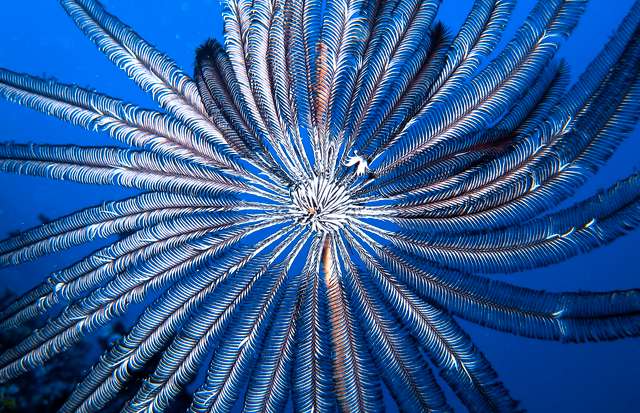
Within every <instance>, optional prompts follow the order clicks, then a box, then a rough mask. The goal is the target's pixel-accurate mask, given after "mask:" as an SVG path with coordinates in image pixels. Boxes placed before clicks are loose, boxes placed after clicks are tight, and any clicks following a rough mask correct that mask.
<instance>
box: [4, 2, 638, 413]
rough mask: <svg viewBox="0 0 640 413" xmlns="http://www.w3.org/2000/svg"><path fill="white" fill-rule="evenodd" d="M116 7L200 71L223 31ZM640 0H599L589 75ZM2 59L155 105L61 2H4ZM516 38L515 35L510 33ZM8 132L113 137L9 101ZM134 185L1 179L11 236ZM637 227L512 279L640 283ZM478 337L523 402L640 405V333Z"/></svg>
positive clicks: (573, 46) (26, 275)
mask: <svg viewBox="0 0 640 413" xmlns="http://www.w3.org/2000/svg"><path fill="white" fill-rule="evenodd" d="M103 3H105V5H106V6H107V8H108V9H109V10H110V11H111V12H113V13H114V14H116V15H118V16H119V17H120V18H121V19H123V20H124V21H125V22H127V23H129V24H130V25H132V26H133V27H134V28H135V29H136V30H137V31H138V32H139V33H140V34H141V35H142V36H143V37H145V38H147V39H148V40H150V41H151V42H152V43H153V44H155V45H156V46H158V47H159V48H160V49H161V50H163V51H165V52H167V53H168V54H169V55H171V56H172V57H173V58H174V59H176V60H177V62H178V63H179V64H180V65H182V66H183V67H185V68H186V69H187V70H188V71H191V70H192V68H193V60H194V51H195V49H196V47H197V46H199V45H200V44H201V43H203V42H204V41H205V39H207V38H208V37H211V36H215V37H218V38H220V37H221V34H222V28H221V24H222V22H221V18H220V9H219V7H220V6H219V3H218V0H193V1H171V0H137V1H135V2H124V1H117V0H105V1H104V2H103ZM444 3H445V4H444V6H443V8H442V10H441V14H440V18H441V19H442V20H443V21H444V22H445V23H447V25H448V26H450V27H456V26H457V25H459V24H460V22H461V20H462V19H463V18H464V17H465V14H466V11H467V10H468V8H469V6H470V4H471V0H464V1H463V0H449V1H445V2H444ZM631 3H632V0H592V1H591V4H590V5H589V8H588V11H587V13H586V14H585V16H584V17H583V18H582V21H581V24H580V25H579V27H578V28H577V29H576V30H575V32H574V35H573V37H572V38H571V39H570V40H569V41H568V42H567V43H566V44H565V45H564V47H563V49H562V52H561V55H562V56H564V57H565V58H566V59H567V60H568V61H569V63H570V65H571V68H572V73H573V76H574V77H575V75H576V74H579V73H580V72H581V70H582V69H583V68H584V67H585V65H586V64H587V63H588V62H589V60H590V59H591V58H592V57H593V56H594V55H595V54H596V53H597V52H598V51H599V49H600V47H601V46H602V45H603V43H604V42H605V41H606V39H607V38H608V36H609V35H610V34H611V33H612V31H613V30H614V28H615V27H616V25H617V24H618V23H619V21H620V20H621V18H622V16H623V15H624V14H625V13H626V11H627V10H628V8H629V7H630V5H631ZM532 4H533V1H532V0H521V1H520V2H519V5H518V7H517V9H516V11H515V13H514V21H513V22H512V24H511V25H510V26H509V29H510V30H509V33H512V32H513V30H514V28H515V27H517V25H518V24H519V22H520V21H521V20H522V19H523V18H524V16H526V14H527V12H528V11H529V10H530V8H531V6H532ZM0 19H1V21H2V24H0V39H2V45H1V46H0V66H2V67H7V68H10V69H13V70H17V71H23V72H29V73H32V74H35V75H41V76H47V77H49V76H51V77H55V78H57V79H59V80H62V81H64V82H75V83H78V84H80V85H82V86H91V87H93V88H96V89H99V90H101V91H103V92H106V93H108V94H111V95H114V96H117V97H121V98H124V99H125V100H129V101H134V102H137V103H141V104H143V105H147V106H151V105H152V102H151V101H150V100H149V99H148V98H147V97H146V96H144V95H143V94H142V93H141V92H140V91H139V90H138V89H137V87H136V86H135V85H134V84H133V83H132V82H130V81H129V80H128V79H127V78H126V76H125V75H124V74H122V73H121V72H119V71H118V70H117V69H116V68H115V67H114V66H113V65H112V64H111V63H110V62H109V61H108V60H107V59H106V58H105V57H103V56H102V55H101V54H100V53H99V52H98V51H97V50H96V49H95V47H94V46H93V44H91V43H90V42H89V41H88V40H86V39H85V38H84V37H83V36H82V35H81V33H80V31H79V30H78V29H77V28H76V27H75V26H74V25H73V23H72V22H71V21H70V20H69V19H68V18H67V16H66V15H65V14H64V13H63V11H62V10H61V8H60V7H59V6H58V4H57V2H55V1H44V0H36V1H32V2H3V5H2V12H1V14H0ZM505 38H507V39H508V38H509V34H507V35H506V36H505ZM0 140H3V141H4V140H14V141H17V142H47V143H75V144H86V145H97V144H113V142H112V141H110V139H109V138H108V137H107V136H105V135H97V134H94V133H90V132H87V131H84V130H82V129H79V128H76V127H72V126H69V125H66V124H64V123H63V122H61V121H58V120H55V119H52V118H48V117H46V116H44V115H41V114H39V113H36V112H33V111H30V110H27V109H24V108H21V107H18V106H15V105H13V104H9V103H6V102H4V101H0ZM639 155H640V130H639V129H638V128H636V131H635V132H634V133H633V134H632V135H631V136H630V138H629V139H628V140H627V141H626V143H625V144H624V145H623V146H622V147H621V148H620V150H619V151H618V152H617V154H616V155H615V156H614V157H613V158H612V159H611V161H610V162H609V164H608V165H607V166H606V167H605V168H603V169H602V171H601V173H599V174H598V176H597V177H595V178H594V179H592V180H591V182H590V183H589V185H588V187H587V188H585V189H584V190H583V191H582V192H581V194H580V196H586V195H587V194H590V193H592V192H593V191H594V190H596V189H598V188H602V187H604V186H607V185H608V184H609V183H611V182H613V181H614V180H615V179H617V178H620V177H623V176H626V175H628V174H629V173H630V172H631V171H632V170H633V169H634V168H637V167H638V165H639V164H640V162H639V161H640V156H639ZM128 193H130V192H129V191H124V190H120V189H114V188H109V187H90V186H81V185H78V184H72V183H66V182H53V181H47V180H44V179H41V178H31V177H23V176H9V175H0V237H5V236H6V235H7V234H8V232H10V231H14V230H17V229H26V228H29V227H32V226H35V225H38V224H39V223H40V221H39V219H38V215H39V214H44V215H46V216H48V217H50V218H54V217H57V216H60V215H63V214H67V213H70V212H72V211H74V210H76V209H78V208H82V207H85V206H89V205H94V204H98V203H100V202H102V201H104V200H110V199H116V198H122V197H124V196H125V195H127V194H128ZM638 243H640V231H636V232H635V233H633V234H630V235H628V236H626V237H624V238H622V239H620V240H618V241H616V242H614V243H613V244H612V245H610V246H607V247H604V248H602V249H600V250H597V251H595V252H593V253H591V254H588V255H585V256H581V257H577V258H573V259H571V260H569V261H568V262H566V263H563V264H561V265H555V266H552V267H548V268H545V269H541V270H536V271H528V272H525V273H519V274H514V275H509V276H503V277H508V280H509V281H512V282H514V283H516V284H520V285H523V286H528V287H533V288H544V289H548V290H553V291H561V290H612V289H624V288H633V287H640V281H639V277H638V276H639V275H640V270H639V269H638V265H639V264H638V261H637V260H638V254H639V253H638ZM93 249H95V245H91V246H88V247H82V248H76V249H74V250H72V251H71V252H69V253H65V254H60V255H58V256H55V257H48V258H45V259H41V260H39V261H37V262H35V263H29V264H25V265H22V266H19V267H16V268H9V269H3V270H0V277H1V279H2V280H3V283H4V284H5V285H6V286H8V287H10V288H12V289H14V290H15V291H18V292H22V291H25V290H26V289H28V288H30V287H31V286H33V285H35V283H36V282H37V281H38V280H40V279H42V278H44V277H45V276H46V275H47V274H48V273H50V272H51V271H52V270H53V269H55V268H60V267H63V266H65V265H68V264H69V263H71V262H72V261H73V260H74V259H77V258H78V257H80V256H82V255H83V254H84V253H87V252H89V251H91V250H93ZM463 324H464V326H465V327H466V328H467V331H468V332H469V333H470V334H471V335H472V337H473V339H474V340H475V342H476V344H477V345H478V346H479V347H480V348H481V349H482V350H483V351H484V352H485V354H486V355H487V357H488V359H489V360H490V361H492V362H493V364H494V366H495V368H496V370H497V371H498V372H499V374H500V376H501V378H502V379H503V380H504V381H505V382H506V383H507V387H508V388H509V389H510V390H511V391H512V394H513V396H514V397H515V398H517V399H519V400H522V401H523V406H524V407H525V408H527V409H528V410H529V411H531V412H556V411H557V412H631V411H639V410H640V407H638V406H640V392H638V388H639V385H640V378H639V377H640V340H638V339H636V340H626V341H618V342H612V343H600V344H587V345H584V344H583V345H573V344H571V345H568V344H559V343H549V342H543V341H537V340H530V339H525V338H519V337H514V336H511V335H508V334H503V333H497V332H495V331H492V330H487V329H484V328H481V327H477V326H474V325H471V324H469V323H463Z"/></svg>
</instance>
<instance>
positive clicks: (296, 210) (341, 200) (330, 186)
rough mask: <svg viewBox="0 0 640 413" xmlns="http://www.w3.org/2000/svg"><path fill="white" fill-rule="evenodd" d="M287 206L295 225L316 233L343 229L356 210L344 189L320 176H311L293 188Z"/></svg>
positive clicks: (342, 186) (337, 183) (340, 185)
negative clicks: (296, 223)
mask: <svg viewBox="0 0 640 413" xmlns="http://www.w3.org/2000/svg"><path fill="white" fill-rule="evenodd" d="M291 203H292V205H291V210H290V213H291V214H292V215H293V216H295V217H296V218H297V219H298V222H299V223H300V224H306V225H310V226H311V227H312V228H313V229H314V230H315V231H318V232H334V231H337V230H339V229H341V228H344V226H345V225H346V224H347V222H348V221H349V220H350V216H351V214H352V213H354V212H355V210H356V209H357V208H356V206H355V205H354V204H353V202H352V200H351V197H350V196H349V191H348V190H347V188H346V187H345V186H344V185H342V184H340V183H339V182H336V181H334V180H331V179H329V178H325V177H323V176H315V177H314V178H312V179H310V180H308V181H306V182H304V183H302V184H299V185H297V186H296V187H295V188H293V189H292V190H291Z"/></svg>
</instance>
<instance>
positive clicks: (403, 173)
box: [0, 0, 640, 413]
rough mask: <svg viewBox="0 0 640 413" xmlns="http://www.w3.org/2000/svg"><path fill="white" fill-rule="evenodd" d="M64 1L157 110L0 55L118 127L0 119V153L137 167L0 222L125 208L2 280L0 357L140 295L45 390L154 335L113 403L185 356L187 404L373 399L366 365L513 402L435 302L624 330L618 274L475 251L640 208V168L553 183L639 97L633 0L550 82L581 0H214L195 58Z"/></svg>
mask: <svg viewBox="0 0 640 413" xmlns="http://www.w3.org/2000/svg"><path fill="white" fill-rule="evenodd" d="M61 3H62V6H63V7H64V9H65V10H66V12H67V13H68V14H69V16H70V17H71V18H72V19H73V21H74V22H75V23H76V24H77V25H78V27H79V28H80V29H81V30H82V31H83V32H84V34H86V36H87V37H88V38H89V39H90V40H91V41H93V42H94V43H95V44H96V45H97V46H98V48H99V49H100V50H101V51H102V52H103V53H104V54H106V56H107V57H108V58H109V59H110V60H111V61H113V63H115V64H116V65H117V66H118V67H119V68H120V69H122V70H123V71H125V72H126V74H127V75H128V76H129V77H130V78H131V79H132V80H133V81H134V82H135V83H137V84H138V85H139V86H140V87H141V88H142V89H143V90H144V91H146V92H149V93H150V95H151V96H152V97H153V98H154V99H155V101H156V102H157V103H158V104H159V106H160V107H161V111H156V110H150V109H144V108H141V107H138V106H136V105H132V104H127V103H124V102H122V101H120V100H117V99H114V98H111V97H109V96H106V95H103V94H99V93H97V92H95V91H92V90H88V89H83V88H80V87H78V86H74V85H66V84H62V83H58V82H56V81H52V80H44V79H39V78H36V77H32V76H28V75H24V74H18V73H15V72H11V71H9V70H5V69H2V70H0V94H1V95H2V96H3V97H4V98H5V99H8V100H10V101H14V102H16V103H19V104H21V105H23V106H27V107H30V108H33V109H36V110H39V111H42V112H46V113H48V114H49V115H51V116H55V117H58V118H61V119H64V120H66V121H69V122H71V123H73V124H76V125H80V126H83V127H85V128H88V129H91V130H98V131H102V132H106V133H107V134H109V135H111V136H112V137H113V138H115V139H117V140H119V141H120V142H121V144H119V145H118V146H114V147H82V146H73V145H46V144H37V145H36V144H32V145H21V144H16V143H4V144H2V145H0V170H2V171H4V172H12V173H22V174H30V175H37V176H45V177H48V178H52V179H65V180H70V181H76V182H81V183H87V184H105V185H117V186H123V187H131V188H135V189H138V190H140V191H141V192H140V193H138V194H136V195H134V196H132V197H130V198H128V199H124V200H120V201H114V202H109V203H105V204H102V205H99V206H95V207H92V208H88V209H85V210H82V211H79V212H77V213H74V214H71V215H69V216H65V217H62V218H59V219H57V220H54V221H51V222H49V223H46V224H44V225H42V226H39V227H36V228H33V229H30V230H28V231H25V232H23V233H21V234H19V235H16V236H13V237H11V238H9V239H6V240H4V241H2V242H0V264H2V265H13V264H19V263H22V262H25V261H29V260H33V259H36V258H38V257H41V256H44V255H46V254H52V253H55V252H58V251H61V250H64V249H67V248H70V247H72V246H76V245H79V244H82V243H86V242H89V241H91V240H93V239H95V238H108V237H111V236H115V235H120V237H119V238H118V239H116V238H115V237H114V238H113V239H114V241H113V242H112V243H110V244H108V245H107V246H105V247H103V248H101V249H99V250H98V251H96V252H94V253H92V254H90V255H89V256H87V257H86V258H84V259H83V260H81V261H79V262H77V263H75V264H73V265H71V266H69V267H67V268H64V269H61V270H58V271H55V272H54V273H53V274H51V276H50V277H49V278H48V279H47V280H46V281H44V282H43V283H42V284H40V285H38V286H37V287H35V288H34V289H32V290H31V291H29V292H27V293H26V294H25V295H24V296H22V297H21V298H19V299H18V300H17V301H15V302H13V303H7V305H6V306H5V308H4V309H3V311H2V312H1V314H0V328H2V329H11V328H14V327H16V326H18V325H20V324H21V323H24V322H25V321H27V320H34V319H39V318H43V319H46V323H44V325H43V327H42V328H39V329H37V330H35V331H33V332H32V334H30V335H29V336H27V337H26V338H25V339H24V340H23V341H21V342H19V343H18V344H17V345H16V346H15V347H13V348H11V349H9V350H7V351H5V352H4V353H2V354H1V355H0V381H2V382H6V381H9V380H11V379H13V378H15V377H17V376H18V375H20V374H23V373H26V372H28V371H30V370H32V369H33V368H34V367H36V366H38V365H40V364H42V363H46V362H47V360H49V359H50V358H52V357H54V356H55V355H56V354H58V353H60V352H62V351H65V350H67V349H70V348H71V347H72V346H73V345H74V344H76V343H78V342H80V341H81V340H82V339H83V338H84V337H85V336H86V335H87V334H89V333H91V332H93V331H95V330H97V329H99V328H100V327H101V326H104V325H105V324H107V323H109V322H111V321H113V320H115V319H116V318H118V317H120V316H122V315H124V314H126V313H127V312H128V310H130V309H133V308H135V307H134V304H136V303H138V304H139V303H145V306H144V307H145V308H144V310H143V311H142V312H141V314H140V315H139V318H138V320H137V321H136V322H135V323H134V325H133V327H132V328H131V330H130V331H129V332H128V334H126V335H125V336H124V337H123V338H122V339H121V340H119V341H117V342H116V343H114V345H113V347H112V348H111V349H110V351H108V352H107V353H106V354H105V355H103V356H102V357H101V358H100V359H99V360H98V361H97V364H96V365H95V366H94V367H93V369H92V370H91V371H90V372H88V373H87V375H86V377H84V378H82V379H81V381H80V383H79V385H78V386H77V388H76V389H75V390H74V392H73V394H71V396H70V397H69V399H68V401H67V402H66V404H65V405H64V406H63V407H62V411H63V412H72V411H100V410H101V409H102V408H103V407H104V406H106V405H107V404H108V403H109V402H110V401H111V400H113V398H114V397H115V396H116V395H117V393H118V392H119V391H121V390H122V389H123V387H124V386H126V385H127V383H128V380H129V379H130V378H131V377H132V375H133V374H134V373H135V372H136V371H140V370H141V369H143V368H144V367H145V366H147V367H148V365H149V364H150V363H152V360H153V358H154V356H159V361H158V362H157V365H155V366H152V367H153V368H154V372H153V373H152V374H151V376H150V377H149V378H148V379H147V380H145V381H144V382H143V383H142V384H141V385H140V387H139V389H138V391H137V393H136V395H135V396H134V397H133V399H132V400H131V401H130V402H129V403H127V404H126V405H125V406H124V407H123V411H125V412H134V411H145V412H148V411H163V410H165V409H167V408H168V406H170V404H171V402H172V399H173V398H174V397H175V396H176V395H177V394H178V393H179V391H180V390H181V389H182V388H184V386H186V385H187V384H188V383H190V382H191V381H192V380H194V379H195V378H196V376H197V374H198V371H199V370H200V369H203V370H207V371H206V374H205V375H204V378H203V379H202V380H201V382H200V383H198V384H197V387H196V391H195V393H194V397H193V404H192V407H191V408H192V410H193V411H196V412H205V411H210V412H224V411H229V410H231V409H232V408H233V406H234V405H236V403H239V404H238V405H240V404H242V405H243V406H244V409H245V410H246V411H249V412H256V411H278V410H281V409H283V408H285V406H286V404H287V402H288V399H289V398H290V397H291V399H292V403H293V408H294V409H295V410H296V411H299V412H315V413H318V412H321V411H322V412H323V411H333V410H334V409H336V408H338V409H339V410H341V411H349V412H365V411H367V412H369V411H380V410H382V409H383V407H384V405H383V404H382V402H381V397H382V396H381V395H382V392H383V391H385V389H388V390H389V393H390V394H391V395H392V397H393V399H394V400H395V402H396V403H397V405H398V407H399V408H400V409H402V410H404V411H409V412H417V411H450V410H451V408H450V407H449V404H448V402H447V400H446V397H445V393H444V392H443V390H442V388H441V385H442V384H444V383H446V385H448V386H449V387H450V388H451V389H452V390H453V391H454V392H455V394H456V395H457V397H458V398H459V399H460V400H461V401H462V403H463V404H464V405H465V406H466V407H467V408H468V409H469V410H470V411H475V412H490V411H514V410H518V409H519V406H518V403H517V402H516V401H514V399H513V398H512V397H511V396H510V395H509V392H508V391H507V390H506V388H505V387H504V386H503V384H502V383H501V381H500V380H499V379H498V375H497V374H496V372H495V371H494V369H493V368H492V367H491V365H490V364H489V362H488V361H487V360H486V359H485V357H484V356H483V355H482V353H481V352H480V351H479V350H478V348H477V347H475V346H474V344H473V343H472V342H471V339H470V338H469V336H468V335H467V334H466V333H465V332H464V331H463V330H462V329H461V327H460V326H459V325H458V323H457V321H456V319H457V318H459V319H464V320H469V321H471V322H474V323H478V324H481V325H483V326H485V327H488V328H492V329H496V330H500V331H504V332H509V333H513V334H516V335H520V336H524V337H530V338H538V339H545V340H557V341H564V342H584V341H600V340H613V339H621V338H627V337H636V336H638V335H639V334H640V291H639V290H627V291H613V292H601V293H588V292H568V293H551V292H545V291H537V290H532V289H527V288H522V287H517V286H514V285H512V284H509V283H507V282H504V281H497V280H496V279H495V277H494V278H489V277H487V274H494V273H511V272H516V271H521V270H525V269H531V268H535V267H540V266H545V265H548V264H553V263H557V262H559V261H562V260H566V259H568V258H569V257H572V256H574V255H577V254H579V253H584V252H587V251H589V250H591V249H593V248H596V247H598V246H601V245H603V244H606V243H609V242H611V241H612V240H614V239H615V238H617V237H619V236H621V235H623V234H624V233H626V232H628V231H629V230H631V229H632V228H633V227H635V226H636V225H637V224H638V223H639V220H640V175H638V174H634V175H632V176H629V177H628V178H626V179H623V180H621V181H619V182H617V183H615V184H614V185H613V186H611V187H610V188H609V189H607V190H604V191H602V192H600V193H598V194H597V195H595V196H593V197H591V198H588V199H586V200H583V201H580V202H579V203H577V204H575V205H572V206H569V207H567V208H566V209H558V208H556V207H557V206H558V205H559V204H560V203H561V202H563V201H565V200H568V199H569V198H570V197H572V196H573V195H574V194H575V192H576V190H577V189H578V188H579V187H580V186H581V185H582V184H583V183H585V181H586V180H587V179H588V178H589V177H590V176H592V174H593V173H594V172H595V171H596V170H597V169H598V168H599V166H600V165H602V164H603V163H604V162H605V161H606V160H607V159H608V158H609V156H610V155H611V154H612V152H613V151H614V149H615V148H616V147H617V146H618V144H619V143H620V142H621V141H622V139H623V137H624V136H625V134H626V133H628V132H629V131H630V130H631V129H632V128H633V126H634V125H635V122H636V119H637V115H638V112H639V105H640V103H639V102H640V99H639V98H640V96H639V87H640V80H639V76H638V71H639V69H640V64H639V59H640V35H639V33H638V30H639V29H638V27H639V21H640V2H636V3H635V4H634V5H633V7H632V9H631V11H630V12H629V13H628V15H627V16H626V18H625V19H624V21H623V22H622V24H621V25H620V27H619V28H618V29H617V31H616V32H615V34H614V35H613V36H612V38H611V39H610V41H609V42H608V44H607V45H606V47H605V48H604V50H603V51H602V52H601V53H600V54H599V55H598V56H597V57H596V58H595V60H593V62H592V63H591V64H590V65H589V66H588V67H587V69H586V70H585V71H584V73H583V74H582V76H581V77H580V78H579V79H578V80H577V81H576V82H575V84H573V85H572V86H571V87H567V85H568V83H569V80H568V75H567V70H566V67H565V65H564V63H561V62H555V59H554V56H555V54H556V52H557V50H558V47H559V45H560V44H561V43H562V42H563V40H564V39H565V38H566V37H567V36H568V35H569V33H570V32H571V30H572V29H573V27H574V26H575V25H576V23H577V21H578V19H579V16H580V15H581V13H582V11H583V9H584V7H585V2H584V1H579V0H567V1H561V0H540V1H539V2H538V3H537V5H536V6H535V7H534V8H533V10H532V11H531V13H530V15H529V16H528V18H527V19H526V21H525V22H524V23H523V24H522V25H521V27H520V28H519V29H518V30H517V31H516V33H515V35H514V36H513V38H512V39H511V40H510V42H508V43H507V45H506V46H505V47H504V48H503V49H502V50H499V51H494V49H495V48H496V47H497V44H498V40H499V37H500V34H501V33H502V31H503V30H504V28H505V24H506V23H507V22H508V20H509V16H510V12H511V10H512V6H513V4H512V2H511V1H509V0H495V1H492V0H477V1H475V3H474V4H473V6H472V8H471V10H470V12H469V14H468V17H467V19H466V21H465V23H464V24H463V25H462V27H461V29H460V31H459V32H458V33H457V34H455V35H451V34H450V33H448V31H447V30H445V29H444V28H443V26H442V25H441V24H439V23H435V17H436V14H437V11H438V6H439V1H437V0H386V1H385V0H331V1H326V2H325V1H322V0H228V1H226V2H225V3H224V5H223V7H224V38H225V44H224V46H223V45H221V44H219V43H218V42H216V41H210V42H208V43H206V44H205V45H204V46H202V47H201V48H200V49H199V50H198V52H197V58H196V69H195V76H194V77H193V78H192V77H190V76H188V75H187V74H186V73H185V72H183V71H182V70H181V69H180V68H178V66H177V65H176V64H175V63H174V62H173V61H172V60H171V59H170V58H169V57H167V56H166V55H164V54H162V53H160V52H158V51H157V50H156V49H154V48H153V47H152V46H151V45H150V44H149V43H147V42H146V41H145V40H143V39H142V38H141V37H140V36H138V35H137V34H136V33H135V32H134V31H132V30H131V29H130V28H129V27H127V26H125V25H124V24H123V23H121V22H120V21H119V20H118V19H117V18H115V17H114V16H112V15H110V14H108V13H107V12H106V11H105V10H104V9H103V7H102V6H101V5H100V4H99V3H98V2H96V1H92V0H62V1H61ZM488 56H492V57H491V58H490V59H489V58H487V57H488ZM485 61H486V63H483V62H485ZM123 144H124V145H123ZM482 274H484V275H482ZM207 367H208V368H207ZM434 371H439V373H440V376H441V379H439V378H436V377H437V376H436V374H435V373H434ZM238 400H240V401H238Z"/></svg>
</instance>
